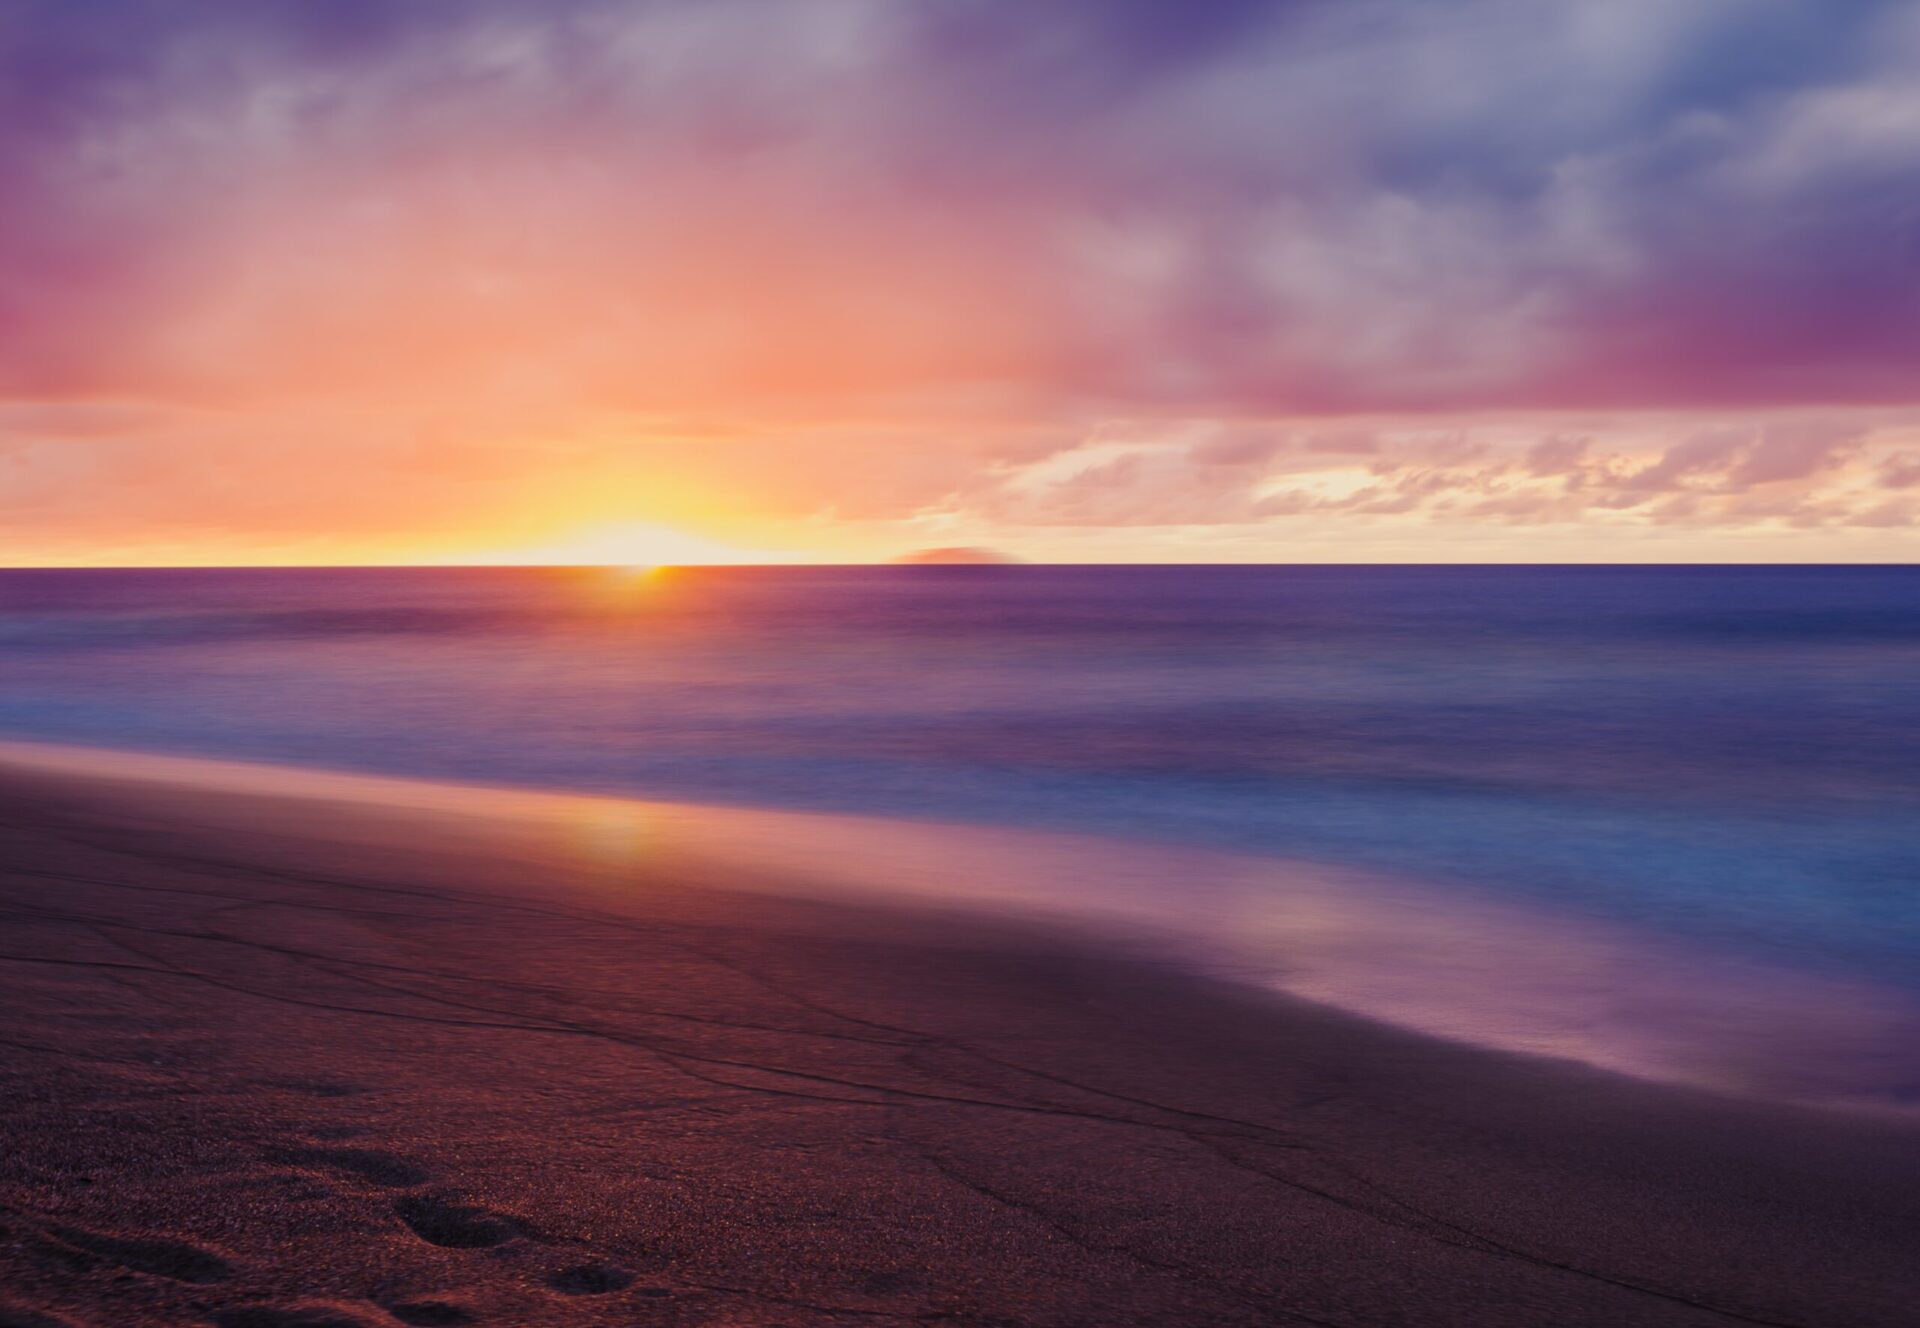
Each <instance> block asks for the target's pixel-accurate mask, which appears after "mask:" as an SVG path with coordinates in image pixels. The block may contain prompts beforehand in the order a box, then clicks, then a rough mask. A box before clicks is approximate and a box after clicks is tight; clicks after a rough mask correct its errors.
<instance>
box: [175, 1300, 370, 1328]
mask: <svg viewBox="0 0 1920 1328" xmlns="http://www.w3.org/2000/svg"><path fill="white" fill-rule="evenodd" d="M213 1324H214V1328H373V1320H371V1319H368V1318H364V1317H362V1316H361V1315H359V1314H356V1313H354V1312H353V1311H352V1310H349V1309H344V1308H341V1307H340V1306H337V1305H296V1306H293V1307H291V1308H288V1309H281V1308H279V1307H277V1306H272V1305H243V1306H241V1307H240V1308H239V1309H232V1310H221V1311H220V1312H219V1313H218V1314H215V1315H214V1316H213Z"/></svg>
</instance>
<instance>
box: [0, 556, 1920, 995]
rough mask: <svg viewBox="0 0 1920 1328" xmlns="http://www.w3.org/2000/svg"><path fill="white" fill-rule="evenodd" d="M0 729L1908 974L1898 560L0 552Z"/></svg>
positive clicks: (1908, 576) (1902, 591)
mask: <svg viewBox="0 0 1920 1328" xmlns="http://www.w3.org/2000/svg"><path fill="white" fill-rule="evenodd" d="M0 734H5V735H7V736H13V737H20V738H34V739H48V740H56V741H65V742H77V743H84V744H92V745H98V746H108V747H124V748H134V749H144V750H151V751H160V752H170V753H184V754H199V755H211V756H229V757H242V758H251V759H263V760H271V761H278V762H287V763H294V764H310V765H316V766H327V767H335V768H341V769H348V770H364V771H369V772H378V773H386V774H401V775H416V776H427V777H441V778H457V779H462V780H478V781H486V782H491V783H501V784H514V785H533V786H544V787H555V788H568V789H583V790H596V791H623V792H633V793H639V794H645V795H648V796H651V797H661V798H672V799H681V800H689V801H705V802H734V803H750V804H764V805H769V806H778V807H788V808H805V809H826V810H835V811H845V812H861V813H868V814H878V815H884V816H912V817H932V818H941V819H947V820H958V821H977V822H985V823H992V824H999V825H1017V826H1025V827H1039V828H1053V829H1069V830H1076V831H1089V832H1094V833H1103V834H1104V833H1112V834H1123V835H1126V836H1132V837H1136V838H1137V837H1144V838H1149V839H1158V840H1164V841H1169V842H1171V843H1176V844H1189V845H1203V846H1209V847H1214V848H1231V849H1236V850H1245V851H1252V852H1254V853H1258V854H1266V855H1275V856H1284V857H1289V858H1305V859H1311V860H1315V861H1318V862H1322V863H1330V864H1336V865H1342V866H1348V867H1357V868H1366V869H1373V870H1386V871H1391V872H1393V873H1396V874H1399V875H1412V876H1417V877H1418V878H1420V879H1422V880H1423V881H1426V882H1429V883H1432V884H1433V885H1435V886H1438V887H1441V888H1461V889H1471V890H1474V891H1478V892H1483V893H1484V892H1492V893H1493V894H1495V895H1497V896H1500V897H1503V898H1508V899H1513V900H1520V901H1525V902H1526V903H1528V904H1529V905H1533V906H1541V907H1545V908H1549V909H1552V910H1554V911H1556V912H1558V913H1561V914H1565V915H1567V916H1569V917H1572V918H1576V919H1577V918H1581V917H1587V918H1592V919H1596V920H1599V919H1604V920H1607V921H1608V922H1613V923H1628V924H1632V925H1633V926H1635V927H1638V928H1641V929H1649V930H1651V931H1653V932H1656V933H1658V934H1660V935H1662V936H1664V937H1670V938H1674V939H1676V940H1679V941H1684V942H1688V943H1705V944H1707V945H1709V946H1711V947H1712V948H1713V949H1714V950H1716V951H1717V952H1721V953H1726V954H1737V955H1740V956H1743V957H1746V958H1751V959H1755V960H1759V961H1761V962H1764V963H1769V964H1776V965H1778V964H1784V965H1789V966H1791V967H1792V968H1794V969H1796V970H1802V971H1813V972H1821V973H1827V974H1846V975H1849V976H1853V977H1862V978H1866V979H1870V980H1872V981H1874V982H1876V983H1878V984H1883V985H1886V986H1889V987H1894V988H1901V989H1905V990H1908V991H1920V569H1906V568H1878V569H1874V568H1809V567H1802V568H1631V569H1629V568H1447V567H1428V568H1330V567H1301V568H1042V567H1025V568H1007V569H1000V568H941V567H934V568H905V567H895V568H859V569H846V568H808V569H726V570H685V571H670V572H666V573H662V574H658V575H655V576H642V575H639V574H628V573H617V572H609V571H600V570H557V569H555V570H548V569H542V570H501V569H478V570H469V569H462V570H370V571H356V570H344V571H343V570H323V571H278V570H272V571H217V572H207V571H140V572H119V571H115V572H50V571H41V572H27V571H19V572H4V573H0ZM1181 888H1182V886H1181V883H1180V882H1179V881H1178V880H1169V881H1167V882H1166V884H1165V889H1166V890H1167V891H1168V892H1170V894H1173V895H1176V896H1177V892H1178V891H1179V890H1180V889H1181ZM1173 902H1174V903H1176V904H1177V899H1175V900H1174V901H1173Z"/></svg>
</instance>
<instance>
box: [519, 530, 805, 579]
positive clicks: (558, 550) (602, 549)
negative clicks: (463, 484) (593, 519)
mask: <svg viewBox="0 0 1920 1328" xmlns="http://www.w3.org/2000/svg"><path fill="white" fill-rule="evenodd" d="M792 560H793V559H792V555H790V554H783V553H778V552H773V551H769V550H764V549H743V548H739V547H737V546H735V545H731V544H725V543H722V542H721V541H719V540H715V539H709V538H707V537H706V536H704V535H696V534H693V533H691V532H688V531H684V530H676V529H674V528H673V527H672V526H664V525H660V524H657V523H655V522H651V521H621V522H610V523H607V524H603V525H595V526H589V527H586V528H585V529H582V530H578V531H575V532H573V533H572V534H569V535H564V536H561V537H559V538H557V539H554V540H552V541H550V542H547V543H541V544H536V545H531V546H528V547H525V548H519V549H509V550H502V551H501V552H500V554H499V555H498V556H497V557H490V558H488V559H486V560H485V561H488V562H502V563H528V564H549V565H561V566H579V567H619V568H626V569H629V570H631V571H634V572H642V573H644V572H651V571H654V570H656V569H658V568H660V567H663V566H669V565H678V564H686V563H693V564H704V563H770V562H776V563H777V562H791V561H792Z"/></svg>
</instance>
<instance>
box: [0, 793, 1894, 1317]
mask: <svg viewBox="0 0 1920 1328" xmlns="http://www.w3.org/2000/svg"><path fill="white" fill-rule="evenodd" d="M589 828H590V829H591V828H592V827H589ZM0 864H4V865H0V891H3V892H4V898H3V899H0V906H4V908H5V910H6V914H7V928H6V931H7V940H6V942H5V943H4V946H3V947H0V948H4V951H5V952H6V957H5V958H4V959H0V984H4V988H5V990H4V996H3V997H0V999H4V1000H5V1008H6V1009H8V1011H9V1012H10V1017H9V1020H8V1027H7V1029H6V1031H5V1034H4V1039H5V1040H4V1041H3V1042H0V1084H4V1090H5V1094H6V1100H7V1101H8V1102H10V1103H13V1104H16V1105H17V1109H16V1110H13V1111H11V1112H9V1113H8V1114H7V1115H6V1117H5V1119H4V1122H0V1227H3V1228H4V1235H3V1236H0V1322H6V1323H9V1324H10V1325H11V1324H13V1323H21V1324H35V1325H36V1328H38V1325H41V1324H56V1325H61V1324H71V1325H100V1324H108V1323H111V1324H115V1325H127V1328H140V1326H144V1325H161V1324H168V1325H172V1324H212V1325H214V1328H261V1326H264V1325H272V1326H273V1328H296V1326H297V1328H314V1326H316V1325H327V1326H329V1328H338V1326H341V1325H347V1326H352V1325H361V1326H363V1328H364V1326H366V1325H390V1324H393V1323H414V1324H432V1323H440V1324H460V1323H474V1324H480V1323H492V1324H549V1323H550V1324H562V1325H572V1324H581V1325H601V1324H605V1325H613V1324H622V1325H630V1324H633V1323H636V1322H639V1323H684V1324H693V1323H716V1324H718V1323H727V1324H764V1325H774V1324H787V1325H792V1324H796V1323H801V1324H814V1323H820V1324H827V1323H848V1322H865V1323H874V1324H892V1323H900V1324H906V1323H924V1322H927V1321H930V1320H932V1321H942V1322H950V1323H959V1324H980V1325H986V1324H1006V1323H1018V1324H1031V1325H1094V1324H1136V1323H1137V1324H1183V1325H1185V1324H1249V1325H1251V1324H1272V1323H1292V1322H1299V1323H1315V1324H1336V1325H1349V1326H1354V1328H1357V1326H1358V1325H1364V1324H1373V1323H1385V1322H1405V1321H1407V1310H1406V1307H1407V1306H1408V1305H1417V1306H1420V1307H1421V1308H1420V1311H1419V1318H1418V1321H1419V1322H1421V1323H1423V1324H1436V1325H1453V1324H1458V1325H1462V1328H1465V1326H1466V1325H1475V1326H1476V1328H1477V1326H1479V1325H1500V1324H1512V1325H1538V1324H1542V1323H1553V1324H1556V1325H1585V1324H1592V1325H1595V1326H1596V1328H1598V1326H1599V1325H1608V1326H1609V1328H1611V1326H1614V1325H1633V1324H1706V1323H1727V1322H1744V1323H1764V1324H1776V1325H1792V1326H1799V1325H1805V1326H1807V1328H1811V1326H1812V1325H1816V1324H1833V1323H1847V1324H1849V1325H1867V1326H1872V1325H1883V1324H1884V1325H1889V1326H1891V1325H1896V1324H1900V1323H1904V1322H1905V1321H1906V1319H1907V1316H1908V1315H1909V1314H1910V1311H1911V1305H1912V1304H1913V1302H1914V1298H1915V1297H1916V1295H1920V1274H1916V1272H1915V1270H1914V1269H1913V1267H1912V1261H1911V1259H1910V1257H1909V1256H1910V1254H1911V1249H1912V1246H1913V1243H1914V1240H1915V1238H1916V1237H1920V1214H1917V1213H1916V1210H1915V1205H1914V1202H1913V1198H1912V1196H1913V1194H1914V1193H1916V1192H1920V1149H1916V1148H1915V1147H1914V1144H1915V1143H1916V1142H1920V1135H1916V1131H1915V1130H1914V1128H1913V1127H1912V1126H1911V1124H1909V1123H1907V1122H1904V1121H1895V1120H1883V1119H1876V1118H1873V1117H1868V1116H1861V1115H1849V1114H1842V1113H1833V1112H1821V1111H1813V1110H1809V1109H1804V1108H1795V1107H1790V1106H1782V1105H1770V1104H1767V1103H1763V1102H1757V1101H1749V1100H1742V1099H1738V1098H1731V1097H1726V1096H1722V1095H1716V1094H1711V1093H1706V1092H1701V1091H1696V1090H1690V1089H1684V1088H1677V1087H1668V1086H1661V1085H1656V1084H1652V1083H1647V1082H1642V1081H1638V1080H1634V1079H1631V1078H1627V1077H1624V1076H1620V1075H1614V1074H1607V1073H1602V1072H1598V1071H1594V1070H1590V1069H1587V1068H1585V1067H1582V1066H1579V1065H1577V1064H1572V1063H1568V1062H1564V1061H1554V1060H1549V1059H1546V1058H1543V1057H1538V1056H1531V1057H1527V1056H1516V1055H1507V1054H1501V1053H1497V1052H1492V1051H1486V1050H1480V1049H1475V1048H1471V1047H1466V1046H1462V1045H1458V1044H1455V1043H1449V1042H1444V1041H1440V1040H1436V1039H1433V1038H1428V1037H1422V1036H1418V1035H1415V1034H1412V1033H1407V1032H1402V1031H1399V1030H1396V1029H1394V1028H1390V1027H1387V1026H1385V1025H1382V1024H1379V1023H1376V1022H1372V1021H1369V1020H1366V1019H1361V1018H1357V1017H1354V1016H1350V1015H1345V1014H1342V1013H1340V1012H1339V1011H1337V1010H1334V1009H1330V1008H1327V1007H1326V1006H1325V1005H1322V1004H1315V1003H1313V1002H1309V1001H1305V1000H1300V999H1295V998H1289V997H1287V996H1284V995H1279V994H1272V993H1267V994H1262V993H1258V992H1254V991H1251V990H1248V989H1244V988H1240V987H1236V986H1232V985H1228V984H1223V983H1221V982H1218V981H1212V980H1208V979H1206V978H1203V977H1197V976H1193V975H1189V974H1186V973H1182V972H1180V971H1178V970H1177V969H1175V968H1173V967H1170V966H1168V965H1167V964H1165V963H1159V962H1151V961H1149V960H1147V959H1145V958H1143V957H1142V956H1141V955H1138V954H1134V953H1130V952H1127V951H1125V950H1122V951H1113V950H1110V949H1108V948H1104V947H1102V946H1099V945H1097V944H1093V943H1090V942H1087V941H1085V940H1084V939H1082V938H1079V937H1075V936H1073V935H1072V934H1071V933H1062V932H1050V931H1048V930H1047V929H1044V928H1036V927H1032V926H1029V925H1026V924H1024V923H1015V922H1009V921H1007V920H1005V919H995V918H991V917H985V916H973V915H969V914H966V913H965V912H959V911H954V910H952V909H943V908H938V907H926V908H894V909H882V908H876V907H873V906H871V904H869V903H862V902H858V901H851V902H850V901H845V900H842V901H832V900H811V899H802V898H798V897H794V896H791V895H783V894H779V893H774V892H770V891H769V890H767V889H766V888H765V887H766V886H767V885H768V884H769V883H768V882H766V881H762V880H758V879H756V878H755V877H754V876H753V874H752V873H751V872H746V871H741V870H738V869H732V870H723V869H720V868H717V867H716V866H714V865H713V864H712V863H710V862H705V861H702V860H700V858H699V855H697V854H688V853H685V852H683V851H681V850H679V849H676V848H674V847H672V846H670V845H656V846H655V849H654V851H652V852H650V853H648V854H646V855H642V856H641V857H639V858H629V859H627V860H626V863H625V865H624V866H622V867H621V868H620V870H619V871H617V872H609V871H607V870H606V869H605V867H604V865H595V864H594V863H592V862H588V861H583V859H582V858H581V857H580V856H579V853H578V841H575V840H565V841H561V840H556V839H554V838H553V837H552V836H551V835H545V836H544V837H543V835H542V834H539V833H534V834H530V833H528V832H527V830H526V828H525V827H524V826H513V825H508V824H504V823H492V822H489V821H487V820H485V819H476V818H474V817H471V816H465V817H462V816H459V815H446V814H442V813H439V812H435V811H433V810H432V809H418V808H415V809H399V808H395V807H392V806H386V807H379V806H350V805H346V804H341V803H339V802H325V801H321V802H315V801H311V800H302V799H299V798H292V797H288V796H286V795H285V794H284V793H265V794H261V793H256V794H251V795H240V794H234V793H217V792H208V791H206V790H203V789H194V788H187V787H182V786H178V785H168V784H155V783H148V784H129V783H127V782H125V781H120V782H117V783H116V782H114V781H111V780H102V779H100V778H98V777H91V776H85V775H80V774H75V773H68V774H66V775H53V774H45V773H42V774H26V773H22V772H21V771H20V770H18V769H17V768H10V769H7V770H5V771H0ZM33 1316H39V1317H38V1318H37V1319H36V1318H34V1317H33Z"/></svg>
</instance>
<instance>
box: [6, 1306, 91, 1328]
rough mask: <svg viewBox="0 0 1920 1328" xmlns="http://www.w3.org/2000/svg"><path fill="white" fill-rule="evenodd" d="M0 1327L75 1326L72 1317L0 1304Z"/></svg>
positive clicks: (65, 1327) (57, 1327) (40, 1327)
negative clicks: (65, 1317)
mask: <svg viewBox="0 0 1920 1328" xmlns="http://www.w3.org/2000/svg"><path fill="white" fill-rule="evenodd" d="M0 1328H75V1324H74V1322H73V1320H72V1319H62V1318H60V1317H59V1316H58V1315H55V1314H43V1313H41V1312H40V1311H39V1310H30V1309H24V1308H22V1307H21V1306H18V1305H0Z"/></svg>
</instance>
